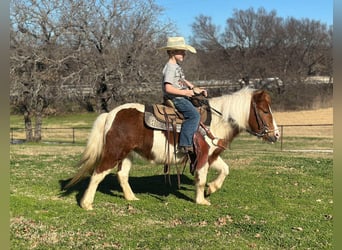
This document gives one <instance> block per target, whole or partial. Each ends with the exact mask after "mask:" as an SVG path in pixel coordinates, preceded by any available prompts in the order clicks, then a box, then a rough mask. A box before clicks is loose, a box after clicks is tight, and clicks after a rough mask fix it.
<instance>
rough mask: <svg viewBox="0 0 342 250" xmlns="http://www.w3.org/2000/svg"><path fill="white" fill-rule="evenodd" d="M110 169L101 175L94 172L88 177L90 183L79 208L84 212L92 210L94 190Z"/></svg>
mask: <svg viewBox="0 0 342 250" xmlns="http://www.w3.org/2000/svg"><path fill="white" fill-rule="evenodd" d="M110 171H111V169H108V170H105V171H103V172H101V173H97V172H96V170H95V171H94V173H93V175H92V176H91V177H90V183H89V186H88V188H87V190H86V191H85V192H84V195H83V197H82V199H81V201H80V206H81V207H82V208H84V209H85V210H93V202H94V197H95V193H96V189H97V187H98V185H99V183H100V182H101V181H102V180H103V179H104V178H105V177H106V175H107V174H109V172H110Z"/></svg>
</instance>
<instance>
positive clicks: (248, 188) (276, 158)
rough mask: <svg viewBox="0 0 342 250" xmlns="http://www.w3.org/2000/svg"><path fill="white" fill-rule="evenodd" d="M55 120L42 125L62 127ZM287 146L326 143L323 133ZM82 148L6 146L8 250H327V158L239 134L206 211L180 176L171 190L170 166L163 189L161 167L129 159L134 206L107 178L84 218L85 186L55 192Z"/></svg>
mask: <svg viewBox="0 0 342 250" xmlns="http://www.w3.org/2000/svg"><path fill="white" fill-rule="evenodd" d="M290 115H294V114H288V115H287V117H289V116H290ZM302 115H303V114H302ZM302 115H301V116H300V117H302ZM281 117H284V116H280V117H279V118H277V120H278V123H279V124H280V123H281V122H280V121H279V119H281ZM317 117H318V119H319V116H316V115H315V118H317ZM61 120H62V119H57V118H56V119H55V121H50V126H55V123H58V124H60V123H63V124H67V123H68V122H65V121H64V119H63V121H61ZM65 120H72V119H71V118H70V117H68V118H67V119H65ZM76 120H79V119H76ZM90 120H91V119H89V121H90ZM331 121H332V120H331ZM292 122H293V121H292ZM327 122H328V121H327ZM70 123H72V122H70ZM317 123H323V122H321V120H319V121H318V122H317ZM11 124H12V122H11ZM86 125H90V124H87V122H86V124H83V123H82V126H86ZM66 126H67V125H66ZM329 138H330V139H329ZM290 139H291V140H292V139H293V143H294V144H304V143H307V140H311V143H312V144H313V145H312V147H316V146H315V145H314V144H320V147H321V146H322V145H323V146H326V147H331V144H332V138H331V137H330V136H320V137H317V138H314V140H313V138H306V137H300V136H298V135H296V136H294V137H293V138H292V137H289V140H290ZM83 147H84V145H78V144H42V143H40V144H19V145H11V146H10V174H11V180H10V234H11V249H333V246H332V237H333V217H332V213H333V212H332V211H333V194H332V190H333V184H332V177H333V159H332V154H331V153H324V152H319V153H317V152H288V151H279V147H278V146H277V144H275V145H272V144H266V143H262V142H261V141H259V140H257V139H256V138H254V137H252V136H247V135H243V136H241V137H240V138H237V139H236V140H235V141H234V142H233V145H232V148H231V150H227V151H226V152H225V153H224V155H223V158H224V160H225V161H227V163H228V164H229V165H230V175H229V176H228V178H227V180H226V181H225V183H224V185H223V188H222V189H221V190H219V191H218V192H217V193H214V194H213V195H212V196H210V197H209V200H210V201H211V203H212V205H211V206H199V205H196V204H195V203H194V202H193V198H194V186H193V176H192V175H191V174H190V173H189V170H188V169H185V171H184V175H183V176H182V185H181V189H179V190H178V189H177V188H176V186H177V185H176V176H175V175H174V173H175V172H176V171H175V169H173V172H172V173H173V175H172V176H171V177H172V183H173V185H172V186H171V187H170V186H168V185H166V184H165V183H164V176H163V170H162V166H158V165H157V166H156V165H151V164H149V163H147V162H145V161H143V160H142V159H139V158H136V159H135V160H134V167H133V169H132V171H131V178H130V183H131V186H132V189H133V191H134V192H135V193H136V195H137V197H138V198H140V200H139V201H135V202H128V201H126V200H125V199H124V198H123V196H122V192H121V189H120V186H119V184H118V182H117V179H116V177H115V172H113V174H111V175H109V176H107V178H106V179H105V180H104V181H103V183H101V184H100V187H99V189H98V191H97V193H96V196H95V203H94V210H93V211H84V210H82V209H81V208H80V207H79V206H78V205H77V202H78V201H79V199H80V197H81V196H82V194H83V192H84V189H85V187H86V185H87V182H88V180H87V179H86V180H84V181H83V182H82V183H80V184H79V185H77V186H76V187H75V189H73V190H72V191H71V192H68V193H65V192H62V191H61V185H62V184H63V183H65V182H66V181H67V180H68V179H69V178H70V177H71V176H72V175H73V173H74V172H75V169H74V167H73V165H74V164H75V163H76V162H77V160H78V159H79V155H80V153H81V152H82V150H83ZM251 150H253V151H251ZM214 175H215V173H214V172H210V174H209V179H212V178H213V177H214Z"/></svg>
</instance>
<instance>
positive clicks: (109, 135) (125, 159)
mask: <svg viewBox="0 0 342 250" xmlns="http://www.w3.org/2000/svg"><path fill="white" fill-rule="evenodd" d="M209 104H210V106H211V107H212V109H213V110H214V111H213V112H212V120H211V125H210V130H211V132H212V134H213V135H215V137H217V138H220V139H221V140H222V141H223V142H224V145H225V146H228V145H229V143H230V142H231V141H232V140H233V139H234V138H235V137H236V136H237V135H238V134H239V133H240V132H241V131H243V130H247V131H248V132H250V133H251V134H253V135H256V136H257V137H262V138H263V139H264V140H267V141H269V142H275V141H277V139H278V138H279V136H280V134H279V130H278V127H277V124H276V122H275V120H274V118H273V116H272V111H271V106H270V104H271V98H270V96H269V94H268V93H267V92H265V91H262V90H254V89H250V88H244V89H241V90H239V91H237V92H235V93H233V94H231V95H224V96H221V97H215V98H210V99H209ZM144 108H145V106H144V105H143V104H139V103H127V104H124V105H121V106H118V107H116V108H115V109H113V110H112V111H111V112H109V113H103V114H101V115H99V116H98V117H97V119H96V120H95V122H94V125H93V128H92V130H91V133H90V135H89V138H88V143H87V146H86V148H85V150H84V152H83V155H82V159H81V161H80V162H79V164H78V166H79V167H80V168H79V171H78V172H77V174H76V175H75V176H74V177H73V179H72V180H71V181H70V182H69V183H68V185H67V187H66V188H68V187H70V186H72V185H74V184H75V183H77V182H78V181H80V180H81V179H82V178H84V177H85V176H87V175H89V174H90V175H91V179H90V183H89V186H88V188H87V190H86V191H85V193H84V196H83V197H82V199H81V201H80V206H81V207H82V208H84V209H87V210H91V209H93V207H92V204H93V201H94V197H95V193H96V190H97V187H98V185H99V183H100V182H101V181H102V180H103V179H104V178H105V176H106V175H108V174H109V173H110V171H111V170H112V169H113V168H114V167H116V166H117V167H118V171H117V176H118V180H119V183H120V185H121V187H122V190H123V194H124V197H125V199H127V200H138V198H137V197H136V196H135V195H134V193H133V192H132V189H131V187H130V185H129V183H128V177H129V171H130V168H131V165H132V164H131V157H132V154H131V152H133V151H134V152H136V153H138V154H139V155H141V156H143V157H144V158H145V159H147V160H150V161H151V162H154V163H157V164H158V163H159V164H165V162H166V161H167V158H168V154H167V153H168V152H167V151H169V153H171V155H172V154H173V153H174V150H175V147H174V142H173V141H171V142H170V143H171V145H169V149H168V150H167V147H168V146H167V143H168V142H167V135H166V133H167V132H166V131H161V130H156V129H152V128H150V127H147V126H146V125H145V123H144ZM177 136H178V134H177ZM171 138H173V137H172V136H171ZM205 140H206V141H207V143H208V144H209V146H210V148H209V154H208V160H207V162H206V163H205V164H204V166H203V167H201V168H200V169H196V170H195V187H196V198H195V202H196V203H198V204H204V205H210V202H209V201H208V200H206V199H205V186H206V181H207V173H208V170H209V168H211V169H215V170H216V171H217V172H218V176H217V178H216V179H215V180H213V181H212V182H210V183H208V185H207V186H208V188H207V190H206V195H209V194H212V193H214V192H215V191H217V190H218V189H220V188H221V186H222V184H223V182H224V180H225V178H226V176H227V175H228V174H229V167H228V165H227V164H226V163H225V162H224V161H223V160H222V159H221V157H220V156H219V155H220V153H222V151H223V150H224V149H223V148H222V147H218V146H217V144H216V143H214V142H213V141H214V140H211V139H210V138H208V137H207V136H205ZM170 158H171V159H170ZM169 160H171V163H175V162H176V163H177V162H178V163H179V162H180V161H181V160H184V156H182V157H181V156H179V157H169Z"/></svg>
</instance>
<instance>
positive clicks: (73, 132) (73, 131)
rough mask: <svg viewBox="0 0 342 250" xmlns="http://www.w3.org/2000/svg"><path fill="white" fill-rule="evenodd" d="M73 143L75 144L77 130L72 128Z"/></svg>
mask: <svg viewBox="0 0 342 250" xmlns="http://www.w3.org/2000/svg"><path fill="white" fill-rule="evenodd" d="M72 143H73V144H74V143H75V128H72Z"/></svg>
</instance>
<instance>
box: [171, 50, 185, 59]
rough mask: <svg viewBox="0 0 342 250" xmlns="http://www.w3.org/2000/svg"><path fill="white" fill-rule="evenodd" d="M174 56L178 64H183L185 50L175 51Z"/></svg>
mask: <svg viewBox="0 0 342 250" xmlns="http://www.w3.org/2000/svg"><path fill="white" fill-rule="evenodd" d="M173 56H174V57H175V59H176V61H177V62H183V60H184V57H185V50H174V51H173Z"/></svg>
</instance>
